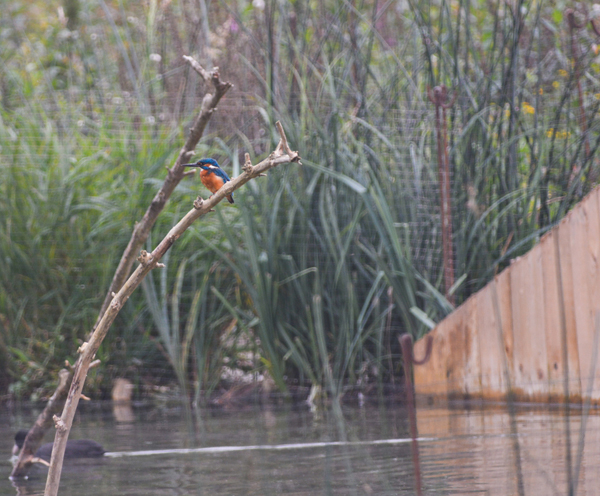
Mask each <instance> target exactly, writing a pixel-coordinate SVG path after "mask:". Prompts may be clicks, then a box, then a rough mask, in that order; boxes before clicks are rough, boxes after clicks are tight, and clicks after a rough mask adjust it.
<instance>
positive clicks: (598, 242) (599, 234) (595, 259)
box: [582, 189, 600, 402]
mask: <svg viewBox="0 0 600 496" xmlns="http://www.w3.org/2000/svg"><path fill="white" fill-rule="evenodd" d="M582 206H583V209H584V211H585V214H586V217H587V220H588V232H587V235H588V243H589V244H588V256H587V270H588V289H589V305H590V307H589V315H590V316H589V318H590V322H591V324H592V336H591V338H592V340H591V341H592V347H591V357H590V360H591V361H590V362H589V366H590V370H593V372H592V373H591V377H590V378H593V381H594V382H593V385H592V394H591V399H592V400H594V401H595V402H598V401H599V400H600V363H599V362H600V360H599V358H600V356H598V350H597V348H598V336H595V334H596V333H597V332H598V328H599V327H600V321H598V320H600V266H599V264H600V190H599V189H595V190H594V191H593V192H592V193H591V194H590V195H589V196H588V197H587V199H586V201H585V202H583V203H582ZM594 346H595V347H596V350H594Z"/></svg>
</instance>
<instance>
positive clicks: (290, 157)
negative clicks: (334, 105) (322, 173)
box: [45, 122, 300, 496]
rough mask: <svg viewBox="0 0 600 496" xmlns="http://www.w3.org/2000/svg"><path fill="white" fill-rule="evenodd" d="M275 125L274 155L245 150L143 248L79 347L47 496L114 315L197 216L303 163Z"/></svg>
mask: <svg viewBox="0 0 600 496" xmlns="http://www.w3.org/2000/svg"><path fill="white" fill-rule="evenodd" d="M276 125H277V130H278V132H279V135H280V137H281V140H280V142H279V144H278V145H277V148H276V149H275V151H274V152H273V153H271V155H269V156H268V157H267V158H266V159H265V160H263V161H262V162H260V163H258V164H257V165H252V163H251V161H250V155H249V154H248V153H246V160H245V163H244V166H243V172H242V173H241V174H240V175H239V176H238V177H236V178H234V179H232V180H231V181H229V182H227V183H225V185H224V186H223V187H222V188H221V189H220V190H218V191H217V192H216V193H215V194H213V195H212V196H211V197H210V198H209V199H208V200H203V199H202V198H200V197H198V198H197V199H196V201H194V208H192V209H191V210H190V211H189V212H188V213H187V214H186V215H185V216H184V217H183V218H182V219H181V220H180V221H179V222H178V223H177V224H176V225H175V226H174V227H173V228H172V229H171V230H170V231H169V233H168V234H167V235H166V236H165V237H164V239H163V240H162V241H161V242H160V243H159V244H158V246H157V247H156V248H155V249H154V250H153V251H152V253H148V252H146V251H145V250H142V252H141V253H140V256H139V257H138V258H137V260H138V261H139V262H140V264H139V265H138V267H137V268H136V269H135V271H134V272H133V274H131V276H130V277H129V279H127V281H125V283H124V284H123V285H122V287H121V288H120V289H119V291H118V292H117V293H116V294H115V295H114V297H112V299H111V301H110V303H109V305H108V307H107V309H106V311H105V312H104V313H103V315H102V317H101V318H100V321H99V322H98V324H97V325H96V327H95V329H94V332H93V333H92V336H91V337H90V339H89V341H88V342H86V343H84V344H83V345H81V347H80V348H79V350H78V351H79V353H81V355H80V357H79V360H77V363H76V364H75V370H74V372H73V381H72V382H71V388H70V390H69V394H68V396H67V400H66V403H65V407H64V409H63V413H62V415H61V416H60V417H57V416H54V422H55V425H56V435H55V438H54V449H53V450H52V458H51V460H50V469H49V472H48V479H47V480H46V491H45V495H46V496H56V495H57V493H58V486H59V483H60V475H61V471H62V464H63V458H64V452H65V447H66V445H67V439H68V437H69V432H70V430H71V426H72V425H73V417H74V416H75V411H76V410H77V405H78V403H79V398H80V397H81V391H82V389H83V385H84V383H85V379H86V376H87V372H88V369H89V366H90V363H91V362H92V360H93V358H94V356H95V354H96V352H97V351H98V348H99V347H100V344H101V343H102V341H103V339H104V337H105V336H106V334H107V332H108V329H109V328H110V326H111V324H112V323H113V321H114V320H115V317H116V316H117V314H118V313H119V311H120V310H121V308H122V307H123V305H124V304H125V302H126V301H127V299H128V298H129V297H130V296H131V294H132V293H133V291H134V290H135V289H136V288H137V287H138V286H139V285H140V283H141V282H142V280H143V279H144V277H146V275H147V274H148V273H149V272H150V271H151V270H152V269H153V268H155V267H156V266H157V264H158V263H159V261H160V259H161V258H162V257H163V256H164V254H165V253H166V252H167V250H169V248H171V246H173V244H174V243H175V241H177V239H179V237H180V236H181V235H182V234H183V233H184V232H185V231H186V230H187V229H188V228H189V227H190V226H191V225H192V223H193V222H194V221H195V220H196V219H199V218H200V217H202V216H204V215H205V214H207V213H208V212H210V211H211V210H212V209H213V208H214V207H215V206H216V205H217V203H219V202H220V201H221V200H223V198H225V197H226V196H227V195H230V194H231V193H233V191H235V190H236V189H238V188H240V187H241V186H242V185H244V184H246V183H247V182H248V181H250V180H251V179H254V178H256V177H259V176H261V175H263V174H264V173H265V172H266V171H268V170H269V169H272V168H273V167H276V166H278V165H280V164H285V163H290V162H296V163H298V164H300V155H299V154H298V152H294V151H292V150H291V149H290V147H289V145H288V142H287V139H286V136H285V132H284V130H283V127H282V126H281V123H279V122H277V124H276ZM188 141H189V140H188ZM180 158H181V156H180Z"/></svg>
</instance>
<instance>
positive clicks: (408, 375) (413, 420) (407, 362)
mask: <svg viewBox="0 0 600 496" xmlns="http://www.w3.org/2000/svg"><path fill="white" fill-rule="evenodd" d="M398 340H399V341H400V347H401V348H402V360H403V362H404V383H405V385H406V404H407V406H408V419H409V422H410V437H411V439H412V443H411V447H412V458H413V465H414V468H415V490H416V495H417V496H422V494H423V492H422V490H421V462H420V460H419V445H418V442H417V410H416V407H415V396H414V392H413V383H412V366H413V364H416V365H423V364H424V363H425V362H427V360H429V357H430V356H431V347H432V345H433V338H432V337H431V336H427V349H426V351H425V356H424V357H423V358H422V359H421V360H416V359H415V357H414V355H413V340H412V336H411V335H410V334H403V335H402V336H399V337H398Z"/></svg>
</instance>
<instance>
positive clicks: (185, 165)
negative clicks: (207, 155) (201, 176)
mask: <svg viewBox="0 0 600 496" xmlns="http://www.w3.org/2000/svg"><path fill="white" fill-rule="evenodd" d="M181 167H198V164H183V165H182V166H181Z"/></svg>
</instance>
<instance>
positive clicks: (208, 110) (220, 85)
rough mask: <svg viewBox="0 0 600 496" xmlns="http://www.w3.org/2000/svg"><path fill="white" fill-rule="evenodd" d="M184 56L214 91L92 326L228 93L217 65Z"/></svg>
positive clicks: (138, 228)
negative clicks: (208, 67)
mask: <svg viewBox="0 0 600 496" xmlns="http://www.w3.org/2000/svg"><path fill="white" fill-rule="evenodd" d="M184 59H185V60H186V61H187V62H188V63H189V64H190V65H191V66H192V67H193V68H194V69H195V70H196V71H197V72H199V74H200V75H201V76H202V77H203V78H204V80H205V81H209V80H210V81H211V82H212V84H213V87H214V94H211V93H207V94H206V95H205V96H204V99H203V100H202V105H201V108H200V112H199V114H198V116H197V117H196V120H195V121H194V124H193V126H192V128H191V129H190V134H189V136H188V139H187V141H186V143H185V145H184V146H183V148H182V149H181V151H180V152H179V156H178V157H177V160H176V161H175V164H174V165H173V167H172V168H171V169H167V170H168V172H167V177H166V178H165V180H164V183H163V185H162V186H161V188H160V190H159V191H158V193H156V196H155V197H154V199H153V200H152V202H151V204H150V206H149V207H148V209H147V210H146V213H145V214H144V217H143V218H142V220H141V221H140V222H138V223H137V224H136V225H135V228H134V229H133V233H132V234H131V239H130V240H129V244H128V245H127V248H125V251H124V252H123V256H122V257H121V260H120V261H119V265H118V267H117V270H116V271H115V275H114V277H113V280H112V282H111V285H110V288H109V290H108V292H107V294H106V297H105V298H104V303H103V304H102V308H101V310H100V313H99V315H98V320H97V321H96V325H95V326H94V328H95V327H96V326H97V325H98V323H99V322H100V319H101V318H102V316H103V315H104V312H106V309H107V308H108V305H109V304H110V302H111V301H112V299H113V293H117V292H118V291H119V290H120V289H121V287H122V286H123V283H124V282H125V280H126V279H127V277H128V276H129V274H130V273H131V269H132V267H133V263H134V261H135V258H136V256H137V254H138V253H139V251H140V249H141V247H142V246H143V244H144V243H145V242H146V239H148V235H149V234H150V231H151V229H152V227H153V226H154V223H155V222H156V219H157V217H158V215H159V214H160V213H161V212H162V210H163V208H164V207H165V204H166V203H167V201H168V200H169V198H170V197H171V194H172V193H173V191H174V190H175V188H176V187H177V185H178V184H179V182H180V181H181V180H182V179H183V178H184V177H186V176H187V175H188V173H189V171H186V170H185V169H184V168H183V167H182V164H185V163H187V162H188V160H189V159H190V157H192V156H193V155H194V148H196V145H197V144H198V141H199V140H200V138H201V137H202V135H203V133H204V129H205V128H206V125H207V124H208V121H209V120H210V118H211V116H212V114H213V112H215V111H216V110H217V105H218V103H219V102H220V101H221V98H222V97H223V95H225V93H227V91H228V90H229V89H230V88H231V87H232V86H233V84H231V83H229V82H227V81H221V78H220V76H219V69H218V68H217V67H215V68H214V69H213V71H212V72H208V71H206V70H205V69H204V68H203V67H202V66H201V65H200V64H199V63H198V62H196V61H195V60H194V59H193V58H192V57H189V56H187V55H185V56H184ZM203 74H204V75H203Z"/></svg>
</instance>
